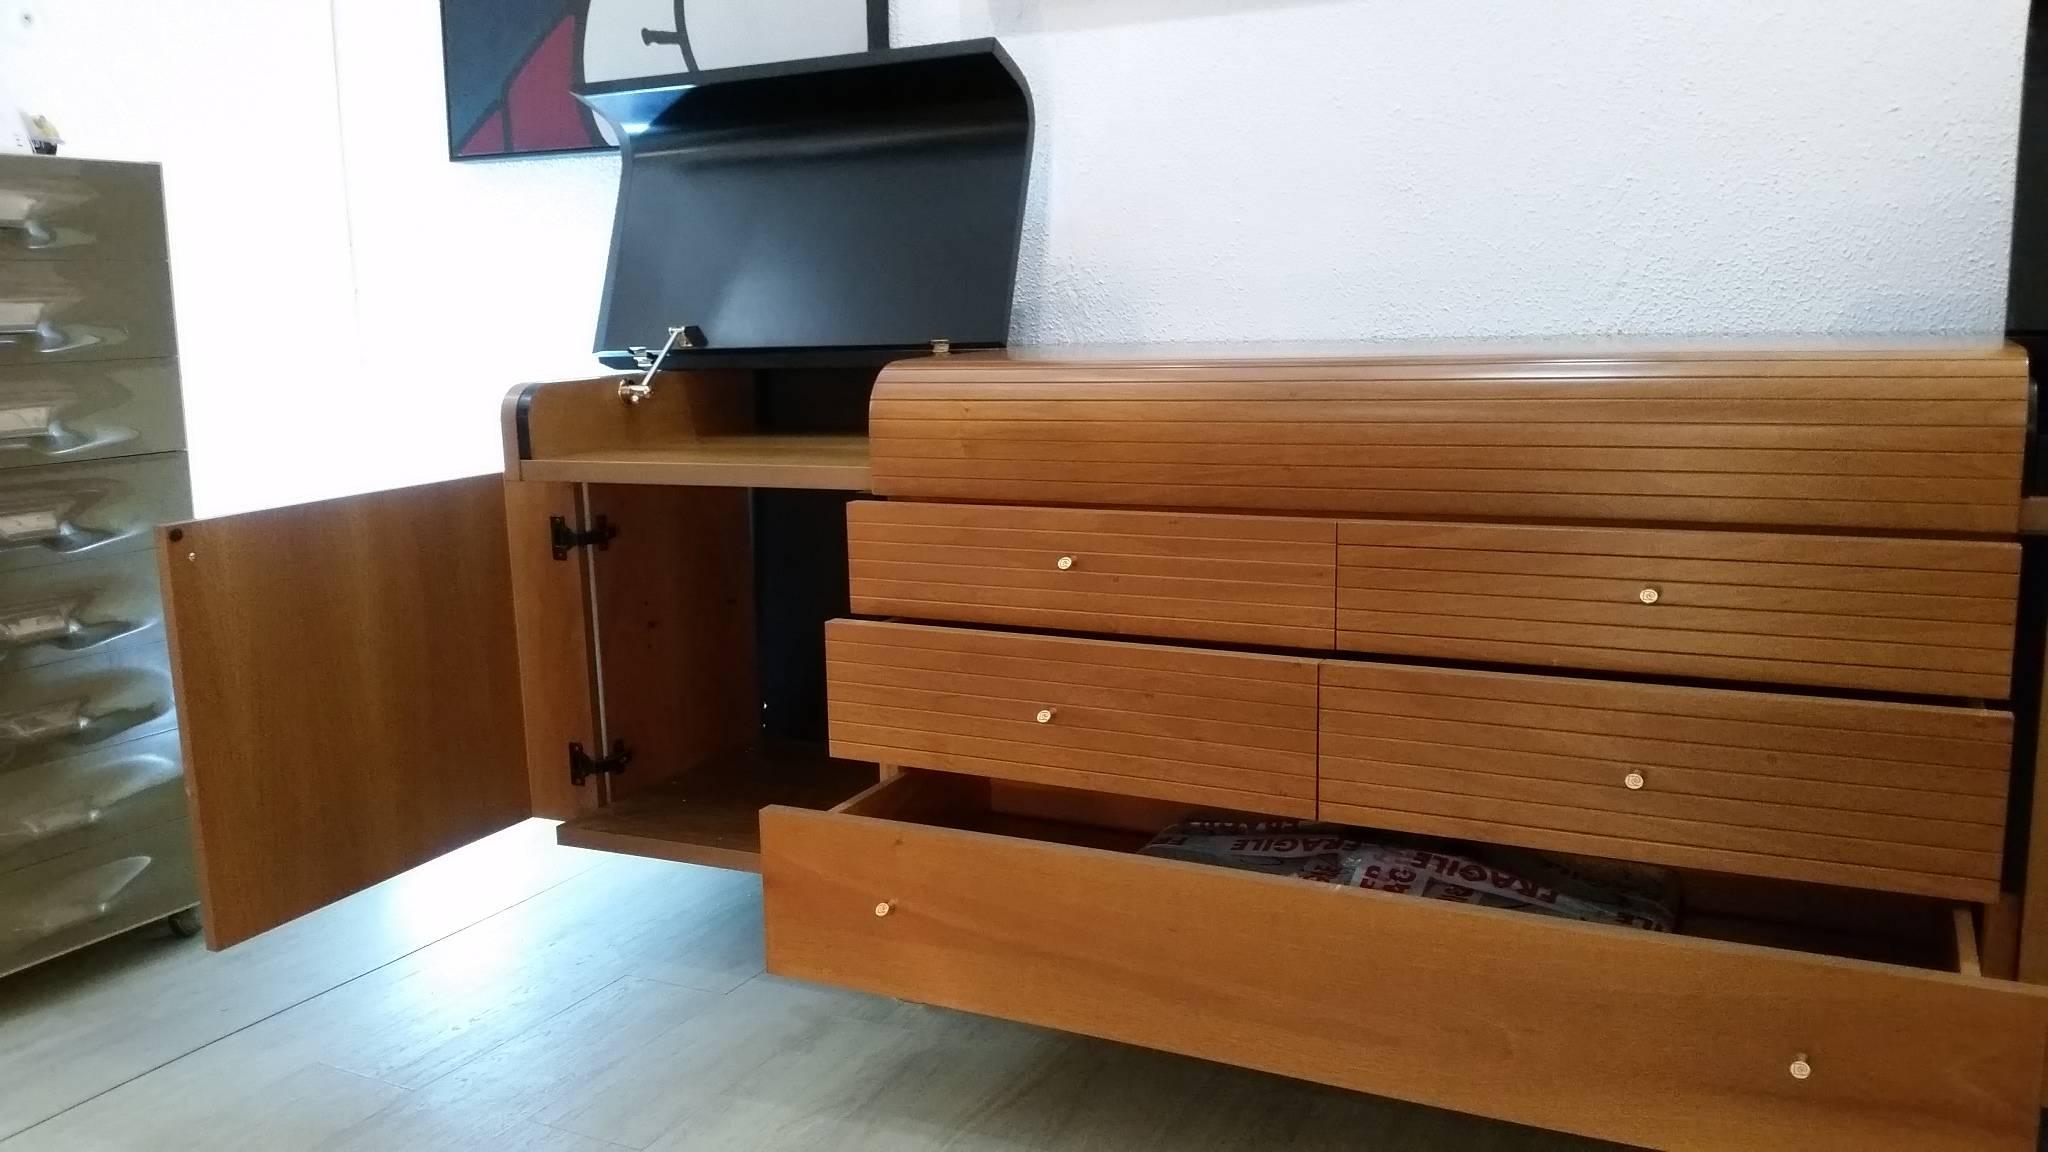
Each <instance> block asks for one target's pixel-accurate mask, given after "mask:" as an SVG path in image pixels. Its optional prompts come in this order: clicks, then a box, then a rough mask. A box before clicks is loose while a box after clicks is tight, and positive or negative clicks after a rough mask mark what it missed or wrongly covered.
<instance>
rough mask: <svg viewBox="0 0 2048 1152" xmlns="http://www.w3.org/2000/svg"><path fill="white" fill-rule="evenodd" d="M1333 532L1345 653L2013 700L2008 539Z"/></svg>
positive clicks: (1434, 526) (1442, 526) (1427, 528)
mask: <svg viewBox="0 0 2048 1152" xmlns="http://www.w3.org/2000/svg"><path fill="white" fill-rule="evenodd" d="M1337 531H1338V560H1337V564H1338V567H1337V585H1338V587H1337V646H1338V647H1339V648H1342V649H1346V650H1349V651H1358V652H1386V653H1395V654H1401V655H1414V656H1438V657H1446V658H1451V659H1467V660H1489V661H1496V662H1501V663H1521V664H1557V665H1564V666H1568V667H1577V668H1589V669H1603V670H1613V671H1619V672H1641V673H1650V674H1662V675H1670V676H1713V677H1722V678H1728V679H1739V680H1752V681H1766V682H1771V683H1781V684H1818V685H1828V686H1833V687H1842V688H1862V689H1872V690H1878V691H1889V692H1904V693H1920V694H1927V695H1947V696H1964V697H1974V698H1978V699H1986V700H2002V699H2004V698H2005V696H2006V694H2007V692H2008V690H2009V688H2010V679H2011V669H2012V649H2013V621H2014V613H2015V611H2016V608H2017V604H2018V597H2019V567H2020V550H2019V545H2018V544H2015V543H2011V542H2006V541H1997V542H1994V541H1955V540H1909V539H1898V538H1888V537H1878V538H1872V537H1849V536H1806V535H1791V534H1785V533H1764V532H1701V531H1682V530H1668V529H1651V528H1576V527H1575V528H1564V527H1552V526H1539V525H1521V524H1446V523H1433V522H1416V521H1390V520H1364V521H1345V522H1343V523H1341V524H1339V525H1338V529H1337ZM1646 590H1647V593H1648V594H1649V595H1650V597H1651V601H1650V602H1648V603H1645V602H1644V596H1645V593H1646Z"/></svg>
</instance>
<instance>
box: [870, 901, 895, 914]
mask: <svg viewBox="0 0 2048 1152" xmlns="http://www.w3.org/2000/svg"><path fill="white" fill-rule="evenodd" d="M895 910H896V905H894V904H891V903H890V902H888V901H887V900H884V901H882V902H881V903H880V904H877V905H875V915H877V916H887V915H888V914H889V913H891V912H893V911H895Z"/></svg>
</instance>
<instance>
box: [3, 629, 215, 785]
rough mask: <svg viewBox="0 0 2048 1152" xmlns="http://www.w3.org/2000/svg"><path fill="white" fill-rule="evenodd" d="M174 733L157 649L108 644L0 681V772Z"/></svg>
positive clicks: (162, 652) (166, 665)
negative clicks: (137, 739) (102, 647)
mask: <svg viewBox="0 0 2048 1152" xmlns="http://www.w3.org/2000/svg"><path fill="white" fill-rule="evenodd" d="M176 726H177V700H176V697H175V696H174V695H173V694H172V691H171V672H170V658H169V653H168V652H167V650H166V649H165V647H164V645H163V644H162V643H161V642H157V643H150V642H140V643H128V644H115V645H112V646H110V647H108V648H105V649H102V650H100V651H98V652H91V653H87V654H85V655H82V656H79V657H78V658H76V659H73V660H66V661H63V662H61V663H57V664H40V665H35V666H32V667H28V668H23V669H20V670H18V671H14V672H8V673H5V674H0V773H4V772H19V771H32V770H35V769H36V768H37V767H38V766H41V765H44V764H48V763H50V762H52V761H56V760H62V759H65V758H67V757H71V756H75V755H78V754H79V753H81V752H85V751H88V750H92V749H96V748H100V747H102V746H105V745H109V744H113V743H117V742H120V741H126V740H132V739H134V738H136V737H138V736H146V735H149V734H152V733H156V732H164V731H168V730H170V729H171V728H174V727H176Z"/></svg>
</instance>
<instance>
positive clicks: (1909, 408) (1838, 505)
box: [870, 352, 2027, 533]
mask: <svg viewBox="0 0 2048 1152" xmlns="http://www.w3.org/2000/svg"><path fill="white" fill-rule="evenodd" d="M2026 396H2027V383H2026V362H2025V359H2024V357H2021V356H2017V355H2014V356H1998V355H1995V356H1984V355H1980V354H1976V353H1957V354H1955V355H1953V356H1944V355H1942V354H1940V353H1938V352H1929V353H1923V354H1901V355H1899V356H1897V357H1894V358H1891V359H1886V358H1884V357H1882V356H1855V357H1843V356H1838V355H1834V354H1830V353H1784V354H1779V355H1770V354H1763V353H1758V354H1753V355H1751V356H1748V357H1746V358H1745V357H1736V356H1706V357H1702V356H1697V355H1687V354H1678V353H1674V354H1668V355H1662V356H1655V355H1633V354H1631V355H1620V356H1603V355H1599V354H1590V355H1572V354H1569V353H1547V354H1541V355H1530V356H1526V357H1522V358H1515V357H1512V356H1508V357H1503V356H1497V355H1494V356H1480V357H1476V358H1475V357H1469V356H1458V355H1448V356H1440V357H1388V358H1380V359H1374V358H1339V359H1324V360H1317V359H1295V360H1280V361H1263V362H1261V361H1246V360H1216V361H1212V362H1207V363H1202V362H1197V361H1194V360H1188V359H1168V360H1162V361H1158V362H1153V363H1143V362H1134V361H1106V360H1105V361H1091V360H1088V359H1086V358H1084V357H1077V358H1074V359H1037V358H1031V357H1028V356H1018V357H1006V356H1002V355H992V356H978V355H977V356H955V357H932V358H924V359H918V360H909V361H902V362H899V363H896V364H892V365H890V366H888V367H887V368H885V369H884V370H883V372H882V374H881V377H880V379H879V380H878V382H877V384H876V387H875V392H874V399H873V403H872V405H871V409H870V412H871V417H872V419H871V422H870V431H871V434H872V436H873V456H874V485H875V489H874V490H875V491H876V492H877V493H880V494H883V495H889V496H908V497H919V498H926V499H947V500H1005V501H1017V502H1031V503H1053V504H1108V505H1125V506H1157V507H1175V508H1213V509H1253V510H1273V511H1296V512H1345V513H1362V514H1379V515H1403V516H1408V515H1413V516H1473V517H1511V518H1533V519H1581V518H1598V519H1621V520H1640V521H1672V522H1696V523H1718V524H1737V525H1740V524H1756V525H1802V526H1816V527H1860V528H1892V529H1922V530H1930V531H1951V532H1984V533H1997V532H2005V533H2009V532H2012V531H2013V530H2014V529H2015V528H2016V526H2017V524H2018V517H2019V497H2020V485H2019V479H2020V465H2021V456H2022V441H2023V440H2024V437H2025V428H2026V419H2027V417H2026V412H2027V399H2026Z"/></svg>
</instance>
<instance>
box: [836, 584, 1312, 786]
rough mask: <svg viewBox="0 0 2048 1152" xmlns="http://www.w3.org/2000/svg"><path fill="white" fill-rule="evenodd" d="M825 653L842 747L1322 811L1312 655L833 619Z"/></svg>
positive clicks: (917, 762)
mask: <svg viewBox="0 0 2048 1152" xmlns="http://www.w3.org/2000/svg"><path fill="white" fill-rule="evenodd" d="M825 661H826V693H827V703H828V706H829V709H830V714H831V715H830V727H831V738H832V754H833V755H834V756H838V757H842V758H845V759H850V760H873V761H877V762H880V763H884V764H899V765H910V766H916V767H920V768H937V769H942V770H945V771H950V772H963V773H968V774H971V775H977V776H992V777H996V778H999V779H1005V780H1021V781H1026V782H1029V783H1036V784H1055V785H1061V786H1064V787H1069V788H1090V789H1095V790H1098V791H1103V792H1120V793H1125V794H1129V795H1133V796H1152V797H1158V798H1162V799H1170V800H1188V801H1191V802H1194V803H1199V804H1212V805H1217V806H1221V807H1226V808H1247V809H1251V810H1254V811H1259V812H1270V813H1273V814H1274V815H1279V816H1312V815H1314V814H1315V801H1316V668H1315V662H1314V661H1312V660H1297V659H1292V658H1288V657H1282V656H1260V655H1251V654H1246V653H1235V652H1204V651H1196V650H1193V649H1185V648H1169V647H1165V646H1161V645H1147V644H1122V643H1116V642H1113V641H1104V640H1072V639H1065V638H1059V637H1050V636H1026V635H1018V634H1014V633H1002V632H976V631H970V630H967V629H961V628H936V627H926V626H921V625H914V624H885V623H877V622H873V621H865V620H834V621H831V622H830V623H828V624H827V625H826V627H825ZM1041 710H1049V711H1050V712H1051V716H1050V717H1049V718H1048V719H1047V720H1046V721H1044V722H1040V721H1039V720H1038V719H1037V716H1038V714H1039V712H1040V711H1041Z"/></svg>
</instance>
